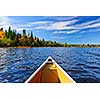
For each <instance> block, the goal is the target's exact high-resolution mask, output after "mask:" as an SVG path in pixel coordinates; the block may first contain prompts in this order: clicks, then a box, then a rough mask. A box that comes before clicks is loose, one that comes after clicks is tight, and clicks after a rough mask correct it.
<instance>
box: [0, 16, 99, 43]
mask: <svg viewBox="0 0 100 100" xmlns="http://www.w3.org/2000/svg"><path fill="white" fill-rule="evenodd" d="M9 26H11V28H12V29H16V30H17V32H18V33H22V30H23V29H25V30H26V32H27V33H30V32H31V31H32V32H33V36H37V37H39V38H40V39H43V38H44V39H45V40H51V41H57V42H61V43H65V42H66V43H70V44H88V43H89V44H100V16H0V28H1V27H3V29H4V30H5V29H8V27H9Z"/></svg>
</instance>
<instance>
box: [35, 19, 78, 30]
mask: <svg viewBox="0 0 100 100" xmlns="http://www.w3.org/2000/svg"><path fill="white" fill-rule="evenodd" d="M75 22H77V20H71V21H60V22H54V23H50V24H48V25H44V26H43V25H42V26H37V27H36V28H35V29H44V30H64V29H70V28H71V27H70V26H69V25H71V24H73V23H75Z"/></svg>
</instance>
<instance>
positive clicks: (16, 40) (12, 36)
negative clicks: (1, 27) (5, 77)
mask: <svg viewBox="0 0 100 100" xmlns="http://www.w3.org/2000/svg"><path fill="white" fill-rule="evenodd" d="M4 33H5V36H4V38H2V39H0V47H83V48H85V47H86V48H87V47H89V48H90V47H96V48H97V47H100V45H98V44H68V43H59V42H56V41H46V40H45V39H40V38H38V37H37V36H33V33H32V31H31V32H30V33H27V32H26V30H23V31H22V33H17V31H16V30H12V29H11V27H9V28H8V30H5V31H4Z"/></svg>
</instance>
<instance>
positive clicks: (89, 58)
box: [0, 47, 100, 83]
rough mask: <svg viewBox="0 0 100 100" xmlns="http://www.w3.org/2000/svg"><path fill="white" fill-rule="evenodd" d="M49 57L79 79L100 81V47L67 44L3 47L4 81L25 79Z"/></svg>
mask: <svg viewBox="0 0 100 100" xmlns="http://www.w3.org/2000/svg"><path fill="white" fill-rule="evenodd" d="M48 56H52V57H53V59H54V60H55V61H56V62H57V63H58V64H59V65H60V66H61V67H62V68H63V69H64V70H65V71H66V72H67V73H68V74H69V75H70V76H71V77H72V78H73V79H74V80H75V81H76V82H79V83H87V82H89V83H90V82H92V83H94V82H95V83H97V82H100V48H63V47H57V48H56V47H52V48H49V47H48V48H46V47H44V48H0V82H4V83H6V82H10V83H17V82H25V80H26V79H27V78H28V77H29V76H30V75H31V74H32V73H33V72H34V71H35V70H36V69H37V68H38V67H39V66H40V65H41V64H42V63H43V62H44V61H45V60H46V58H47V57H48Z"/></svg>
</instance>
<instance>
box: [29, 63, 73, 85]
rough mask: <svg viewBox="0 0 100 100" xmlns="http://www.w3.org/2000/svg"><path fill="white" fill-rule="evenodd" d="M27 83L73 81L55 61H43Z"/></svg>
mask: <svg viewBox="0 0 100 100" xmlns="http://www.w3.org/2000/svg"><path fill="white" fill-rule="evenodd" d="M28 83H73V81H72V80H71V79H70V78H69V77H68V76H66V75H65V74H64V73H63V71H62V70H61V69H60V68H59V67H57V64H55V63H45V64H44V65H43V67H42V68H41V69H40V70H39V71H38V72H37V73H36V74H35V75H34V76H33V77H32V78H31V79H30V80H29V81H28Z"/></svg>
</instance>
